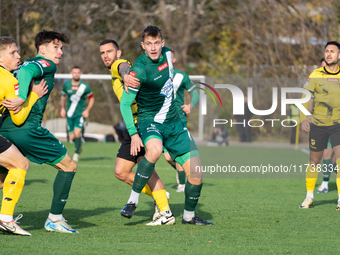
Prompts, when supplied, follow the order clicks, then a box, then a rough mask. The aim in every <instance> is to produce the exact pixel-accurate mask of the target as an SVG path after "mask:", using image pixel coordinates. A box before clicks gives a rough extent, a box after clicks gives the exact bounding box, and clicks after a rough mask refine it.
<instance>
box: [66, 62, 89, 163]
mask: <svg viewBox="0 0 340 255" xmlns="http://www.w3.org/2000/svg"><path fill="white" fill-rule="evenodd" d="M81 74H82V72H81V69H80V67H79V66H74V67H73V68H72V70H71V75H72V79H71V80H69V81H67V82H65V83H64V87H63V90H62V91H61V100H60V105H61V109H60V116H61V117H62V118H65V117H66V118H67V131H68V135H69V138H70V140H72V141H73V142H74V154H73V160H74V161H75V162H77V161H78V157H79V154H80V153H81V144H82V141H81V133H82V130H83V128H84V124H85V120H86V119H87V118H88V117H89V115H90V110H91V108H92V106H93V104H94V97H93V93H92V91H91V88H90V86H89V85H88V84H87V83H85V82H84V81H82V80H80V76H81ZM66 97H67V106H66V110H65V101H66ZM86 98H88V99H89V101H88V104H87V107H86Z"/></svg>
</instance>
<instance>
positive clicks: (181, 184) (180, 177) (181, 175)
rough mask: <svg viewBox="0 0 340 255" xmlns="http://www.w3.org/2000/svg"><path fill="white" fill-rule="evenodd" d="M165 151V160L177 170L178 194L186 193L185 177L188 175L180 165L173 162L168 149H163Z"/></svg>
mask: <svg viewBox="0 0 340 255" xmlns="http://www.w3.org/2000/svg"><path fill="white" fill-rule="evenodd" d="M163 150H164V153H163V155H164V158H165V160H166V161H167V162H168V163H169V164H170V165H171V166H172V167H173V168H174V169H175V170H176V181H177V184H178V186H177V190H176V192H184V188H185V175H186V174H185V171H184V170H183V168H182V167H181V165H180V164H178V163H176V162H175V161H173V160H172V158H171V157H170V154H169V152H168V151H167V150H166V148H163Z"/></svg>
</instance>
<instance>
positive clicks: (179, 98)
mask: <svg viewBox="0 0 340 255" xmlns="http://www.w3.org/2000/svg"><path fill="white" fill-rule="evenodd" d="M170 51H171V53H172V54H171V62H172V64H174V63H175V62H176V58H175V51H174V50H173V49H171V48H170ZM173 85H174V97H175V105H176V109H177V112H178V113H179V117H180V118H181V121H182V122H183V124H184V126H185V127H186V126H187V122H188V119H187V114H189V113H190V112H191V110H192V108H194V106H195V105H196V103H197V102H198V99H199V94H198V92H197V90H196V85H195V84H194V83H193V82H192V81H191V80H190V78H189V76H188V75H187V74H186V73H184V72H182V71H180V70H178V69H176V68H174V78H173ZM185 90H186V91H188V92H189V93H190V94H191V102H190V103H189V104H184V92H185ZM164 156H165V159H166V160H167V161H168V162H171V161H172V160H171V157H170V155H169V153H168V152H167V150H166V149H164ZM170 164H171V165H172V166H173V167H174V168H175V169H176V170H177V174H176V179H178V186H177V190H176V192H184V187H185V175H186V174H185V171H184V170H183V168H182V167H181V166H180V165H179V164H178V163H177V164H176V163H174V162H173V161H172V162H171V163H170Z"/></svg>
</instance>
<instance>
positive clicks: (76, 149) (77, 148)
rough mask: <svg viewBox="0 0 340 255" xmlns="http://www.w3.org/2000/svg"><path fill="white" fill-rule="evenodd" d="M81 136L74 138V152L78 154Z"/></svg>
mask: <svg viewBox="0 0 340 255" xmlns="http://www.w3.org/2000/svg"><path fill="white" fill-rule="evenodd" d="M80 148H81V137H79V138H78V137H76V138H74V152H75V153H78V154H80Z"/></svg>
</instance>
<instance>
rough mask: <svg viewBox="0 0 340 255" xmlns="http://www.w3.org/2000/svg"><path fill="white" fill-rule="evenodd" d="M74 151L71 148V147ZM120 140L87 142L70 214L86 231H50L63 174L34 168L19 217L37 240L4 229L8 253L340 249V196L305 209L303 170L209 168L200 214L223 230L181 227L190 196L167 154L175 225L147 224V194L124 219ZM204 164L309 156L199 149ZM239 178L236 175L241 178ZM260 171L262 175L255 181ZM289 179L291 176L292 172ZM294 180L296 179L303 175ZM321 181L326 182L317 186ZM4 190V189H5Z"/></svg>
mask: <svg viewBox="0 0 340 255" xmlns="http://www.w3.org/2000/svg"><path fill="white" fill-rule="evenodd" d="M65 145H66V147H67V148H68V150H69V151H72V150H73V145H71V144H67V143H66V144H65ZM118 148H119V144H114V143H106V144H104V143H86V144H85V145H84V146H83V153H82V154H81V156H80V161H79V164H78V171H77V174H76V176H75V179H74V182H73V186H72V189H71V193H70V197H69V200H68V203H67V205H66V207H65V210H64V213H63V215H64V217H65V218H66V219H67V220H68V223H69V224H70V225H71V226H72V227H73V228H75V229H76V230H78V231H79V232H80V234H60V233H50V232H46V231H45V229H44V227H43V226H44V222H45V220H46V218H47V215H48V212H49V208H50V203H51V199H52V185H53V180H54V178H55V175H56V173H57V170H55V169H54V168H52V167H50V166H47V165H36V164H33V163H32V164H31V166H30V169H29V172H28V174H27V177H26V185H25V187H24V190H23V193H22V195H21V198H20V200H19V202H18V204H17V207H16V209H15V215H14V216H16V215H17V214H19V213H22V214H23V215H24V217H23V218H22V219H21V220H20V226H22V227H23V228H24V229H25V230H27V231H29V232H31V233H32V236H30V237H22V236H13V235H7V234H0V244H1V247H2V248H1V254H11V255H12V254H117V253H119V254H339V252H340V248H339V245H338V243H337V241H336V240H337V239H336V234H337V233H338V228H339V227H338V225H339V223H338V218H339V217H340V212H336V211H335V207H336V203H337V192H336V186H335V180H334V178H333V177H334V175H333V174H332V179H331V181H330V192H329V193H327V194H315V207H314V208H311V209H308V210H302V209H299V208H298V207H299V205H300V204H301V203H302V201H303V200H304V198H305V193H306V190H305V180H304V178H303V176H304V174H303V173H296V174H294V175H287V174H286V173H285V174H281V175H279V174H277V173H274V174H262V173H257V174H255V175H254V173H252V174H250V173H245V174H244V173H242V174H241V177H240V176H239V175H233V174H231V175H230V174H229V173H219V174H216V173H214V174H210V173H205V174H204V177H207V178H205V179H204V185H203V189H202V195H201V198H200V200H199V205H198V207H197V214H198V216H200V217H202V218H204V219H206V220H210V221H212V222H214V223H215V226H190V225H182V224H181V216H182V213H183V204H184V194H183V193H176V186H177V184H176V181H175V171H174V170H173V169H172V168H171V167H170V166H168V164H167V163H166V162H165V160H164V158H163V157H162V158H161V159H160V161H159V162H158V163H157V164H156V170H157V172H158V174H159V175H160V177H161V178H162V180H163V182H164V185H165V187H166V189H167V191H169V192H170V193H171V199H170V207H171V210H172V212H173V214H174V215H175V217H176V224H175V225H173V226H154V227H151V226H145V224H146V223H148V222H150V221H151V220H152V215H153V213H154V208H153V206H152V200H151V199H150V198H149V197H148V196H146V195H143V194H142V195H141V197H140V202H139V205H138V208H137V210H136V212H135V214H134V216H133V217H132V218H131V219H130V220H129V219H126V218H123V217H121V216H120V210H121V209H122V207H123V206H124V205H125V203H126V201H127V199H128V197H129V194H130V190H131V188H130V186H128V185H127V184H124V183H122V182H120V181H119V180H117V179H116V178H115V177H114V164H115V156H116V153H117V150H118ZM199 150H200V154H201V157H202V165H205V166H206V165H215V166H216V164H219V165H220V166H222V165H228V164H230V165H231V166H235V167H236V168H237V169H239V168H240V167H241V166H252V165H255V166H256V165H257V166H260V165H261V164H262V165H268V164H271V165H273V166H275V165H276V166H279V165H280V164H282V165H284V166H285V165H287V166H290V165H291V164H292V165H293V166H294V165H297V166H299V165H303V164H305V163H306V162H307V161H308V155H307V154H305V153H304V152H302V151H299V150H294V149H291V148H256V147H255V148H254V147H251V148H250V147H249V148H248V147H206V146H200V147H199ZM234 177H237V178H234ZM254 177H255V178H254ZM286 177H290V178H286ZM295 177H296V178H295ZM320 182H321V179H319V180H318V184H319V183H320ZM0 195H1V196H2V192H1V191H0Z"/></svg>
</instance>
